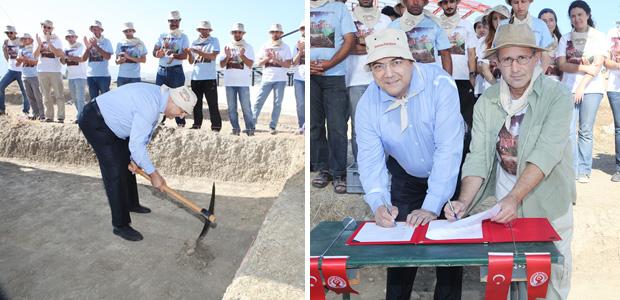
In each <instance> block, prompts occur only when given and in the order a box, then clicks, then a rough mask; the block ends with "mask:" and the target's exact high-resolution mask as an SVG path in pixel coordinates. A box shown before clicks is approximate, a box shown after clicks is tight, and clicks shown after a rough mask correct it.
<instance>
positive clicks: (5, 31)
mask: <svg viewBox="0 0 620 300" xmlns="http://www.w3.org/2000/svg"><path fill="white" fill-rule="evenodd" d="M7 32H17V30H16V29H15V26H12V25H6V29H5V30H4V33H7Z"/></svg>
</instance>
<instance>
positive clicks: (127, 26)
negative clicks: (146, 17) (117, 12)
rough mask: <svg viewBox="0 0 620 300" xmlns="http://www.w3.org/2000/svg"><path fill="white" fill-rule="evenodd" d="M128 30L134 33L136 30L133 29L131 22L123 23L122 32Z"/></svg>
mask: <svg viewBox="0 0 620 300" xmlns="http://www.w3.org/2000/svg"><path fill="white" fill-rule="evenodd" d="M130 29H131V30H133V31H136V29H135V28H133V23H132V22H125V23H123V30H122V31H125V30H130Z"/></svg>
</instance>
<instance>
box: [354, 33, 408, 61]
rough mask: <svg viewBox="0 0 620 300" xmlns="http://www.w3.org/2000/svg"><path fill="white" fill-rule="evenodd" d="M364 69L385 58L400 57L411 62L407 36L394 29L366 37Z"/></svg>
mask: <svg viewBox="0 0 620 300" xmlns="http://www.w3.org/2000/svg"><path fill="white" fill-rule="evenodd" d="M365 41H366V52H368V56H367V57H366V69H367V70H368V64H370V63H373V62H375V61H378V60H380V59H382V58H386V57H402V58H404V59H408V60H413V56H412V55H411V50H409V43H408V42H407V35H406V34H405V32H404V31H402V30H400V29H395V28H386V29H383V30H381V31H379V32H375V33H373V34H371V35H369V36H367V37H366V39H365Z"/></svg>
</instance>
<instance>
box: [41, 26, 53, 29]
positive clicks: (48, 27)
mask: <svg viewBox="0 0 620 300" xmlns="http://www.w3.org/2000/svg"><path fill="white" fill-rule="evenodd" d="M43 29H52V27H51V26H43Z"/></svg>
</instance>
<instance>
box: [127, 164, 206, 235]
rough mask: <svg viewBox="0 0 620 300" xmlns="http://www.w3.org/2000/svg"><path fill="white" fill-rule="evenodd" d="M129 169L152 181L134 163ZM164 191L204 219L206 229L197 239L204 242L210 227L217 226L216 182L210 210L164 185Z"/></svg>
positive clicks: (203, 229)
mask: <svg viewBox="0 0 620 300" xmlns="http://www.w3.org/2000/svg"><path fill="white" fill-rule="evenodd" d="M129 169H130V170H133V171H134V172H135V173H138V174H140V175H141V176H142V177H144V178H145V179H146V180H148V181H151V176H149V175H148V174H146V173H145V172H144V170H142V169H141V168H140V167H138V166H137V165H136V164H134V163H133V162H131V163H129ZM163 190H164V192H166V194H168V195H169V196H170V197H172V198H174V199H176V200H177V201H179V202H181V204H183V205H184V206H185V207H187V208H189V209H191V210H192V211H193V212H195V213H196V214H198V215H200V216H202V217H203V218H204V222H205V225H204V227H202V231H201V232H200V235H198V238H197V239H196V242H199V241H200V240H202V239H203V238H204V237H205V236H206V235H207V232H209V227H213V228H215V227H216V226H217V223H215V215H214V213H215V212H214V209H215V182H214V183H213V187H212V188H211V202H210V203H209V209H205V208H201V207H200V206H198V205H196V204H195V203H194V202H192V201H190V200H189V199H187V198H185V197H183V195H181V194H179V193H178V192H177V191H175V190H173V189H172V188H171V187H169V186H167V185H164V187H163Z"/></svg>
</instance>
